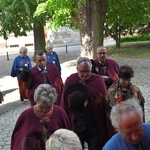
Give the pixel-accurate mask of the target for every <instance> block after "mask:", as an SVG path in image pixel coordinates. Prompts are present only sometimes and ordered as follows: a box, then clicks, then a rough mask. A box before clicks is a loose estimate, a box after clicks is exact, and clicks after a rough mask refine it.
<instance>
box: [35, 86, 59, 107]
mask: <svg viewBox="0 0 150 150" xmlns="http://www.w3.org/2000/svg"><path fill="white" fill-rule="evenodd" d="M56 100H57V93H56V89H55V88H54V87H52V86H51V85H49V84H41V85H39V86H38V87H37V89H36V90H35V93H34V101H35V102H36V103H38V102H40V103H43V104H46V105H48V106H52V105H53V104H54V103H55V102H56Z"/></svg>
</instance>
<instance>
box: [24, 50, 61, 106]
mask: <svg viewBox="0 0 150 150" xmlns="http://www.w3.org/2000/svg"><path fill="white" fill-rule="evenodd" d="M46 61H47V59H46V55H45V53H44V52H43V51H37V52H36V53H35V56H34V62H35V64H36V65H35V66H34V67H33V68H31V69H30V71H29V76H28V77H27V87H28V88H27V90H26V94H27V97H28V99H29V100H30V103H31V106H33V105H35V102H34V98H33V96H34V91H35V89H36V88H37V86H38V85H40V84H42V83H48V84H50V85H52V86H53V87H55V88H56V91H57V94H58V98H57V101H56V104H57V105H60V100H61V94H62V89H63V82H62V78H61V76H60V73H59V71H58V69H57V68H56V65H54V64H46Z"/></svg>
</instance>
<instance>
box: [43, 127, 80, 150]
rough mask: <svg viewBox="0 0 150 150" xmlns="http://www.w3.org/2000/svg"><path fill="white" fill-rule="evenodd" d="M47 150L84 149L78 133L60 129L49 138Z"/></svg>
mask: <svg viewBox="0 0 150 150" xmlns="http://www.w3.org/2000/svg"><path fill="white" fill-rule="evenodd" d="M46 150H82V146H81V142H80V140H79V137H78V136H77V135H76V133H74V132H73V131H70V130H67V129H59V130H57V131H55V132H54V133H53V134H52V135H51V136H50V138H49V139H48V140H47V142H46Z"/></svg>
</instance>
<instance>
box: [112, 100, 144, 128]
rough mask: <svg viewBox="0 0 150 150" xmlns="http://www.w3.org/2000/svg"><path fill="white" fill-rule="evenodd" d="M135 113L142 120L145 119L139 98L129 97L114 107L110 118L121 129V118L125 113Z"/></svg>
mask: <svg viewBox="0 0 150 150" xmlns="http://www.w3.org/2000/svg"><path fill="white" fill-rule="evenodd" d="M126 113H134V114H136V115H137V116H139V118H140V120H141V122H142V119H143V112H142V107H141V106H140V105H139V103H138V100H137V99H128V100H126V101H123V102H121V103H120V104H117V105H115V106H113V107H112V110H111V113H110V119H111V122H112V125H113V126H114V127H115V128H116V129H118V130H119V124H120V118H121V117H122V115H123V114H126Z"/></svg>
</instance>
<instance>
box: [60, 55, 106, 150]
mask: <svg viewBox="0 0 150 150" xmlns="http://www.w3.org/2000/svg"><path fill="white" fill-rule="evenodd" d="M91 69H92V63H91V60H90V59H88V58H86V57H80V58H79V59H78V61H77V73H74V74H72V75H70V76H69V77H68V78H67V79H66V81H65V85H64V89H63V100H62V101H61V102H62V103H61V106H62V107H63V108H64V109H65V110H66V112H67V114H68V117H69V119H70V123H71V128H72V130H73V131H75V132H76V134H77V135H78V136H79V139H80V140H81V144H82V146H83V149H84V142H87V144H88V148H89V150H99V149H100V150H101V149H102V147H103V146H104V144H105V143H106V141H107V140H108V139H107V130H106V129H107V128H106V114H105V106H104V97H105V95H106V92H107V88H106V85H105V82H104V80H103V78H102V77H101V76H99V75H97V74H94V73H91ZM87 89H88V91H89V94H88V92H87Z"/></svg>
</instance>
